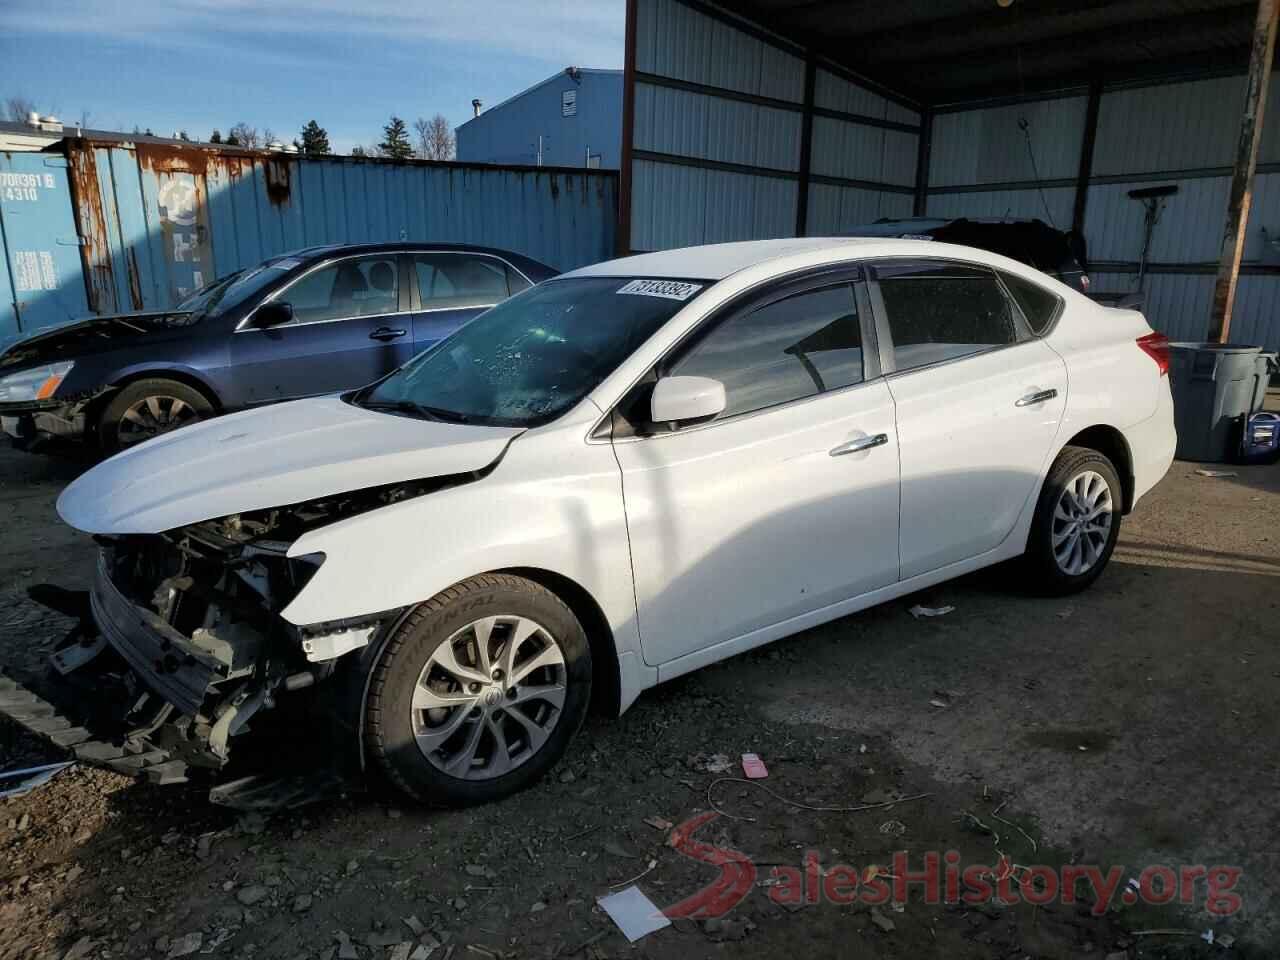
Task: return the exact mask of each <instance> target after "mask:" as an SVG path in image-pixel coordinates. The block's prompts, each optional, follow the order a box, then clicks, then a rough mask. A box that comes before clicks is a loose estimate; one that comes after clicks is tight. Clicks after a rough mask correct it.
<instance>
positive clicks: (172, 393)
mask: <svg viewBox="0 0 1280 960" xmlns="http://www.w3.org/2000/svg"><path fill="white" fill-rule="evenodd" d="M213 413H214V408H213V404H212V403H211V402H210V401H209V399H208V398H207V397H206V396H205V395H204V394H202V393H200V392H199V391H198V390H195V389H194V388H192V387H189V386H187V385H186V384H185V383H179V382H178V381H176V380H161V379H148V380H138V381H136V382H135V383H131V384H129V385H128V386H127V387H125V388H124V389H123V390H121V391H120V392H119V393H117V394H116V395H115V397H114V398H112V400H111V402H110V403H109V404H107V406H106V409H104V410H103V411H102V417H101V419H100V420H99V422H98V436H99V439H100V441H101V443H102V446H103V448H104V449H106V450H107V451H109V452H114V451H116V450H123V449H124V448H125V447H131V446H133V445H134V444H136V443H141V442H142V441H144V440H150V439H151V438H152V437H158V436H160V434H162V433H168V432H169V431H171V430H177V429H179V428H180V427H185V426H188V425H190V424H192V423H197V422H198V421H200V420H203V419H205V418H206V417H209V416H212V415H213Z"/></svg>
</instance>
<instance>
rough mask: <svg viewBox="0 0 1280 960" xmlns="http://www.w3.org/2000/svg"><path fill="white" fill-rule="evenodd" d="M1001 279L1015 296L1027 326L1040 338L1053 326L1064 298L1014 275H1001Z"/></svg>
mask: <svg viewBox="0 0 1280 960" xmlns="http://www.w3.org/2000/svg"><path fill="white" fill-rule="evenodd" d="M1000 279H1001V280H1003V281H1004V285H1005V286H1006V287H1007V288H1008V290H1009V293H1010V294H1012V295H1013V299H1014V301H1015V302H1016V303H1017V304H1018V308H1019V309H1020V310H1021V311H1022V315H1023V316H1024V317H1026V318H1027V324H1028V325H1029V326H1030V327H1031V330H1032V332H1033V333H1034V334H1035V335H1036V336H1040V335H1041V334H1043V333H1044V332H1045V331H1046V330H1048V329H1049V327H1051V326H1052V325H1053V321H1054V318H1055V317H1057V315H1058V310H1059V308H1061V306H1062V298H1061V297H1059V296H1058V295H1057V294H1056V293H1052V292H1051V291H1049V290H1046V289H1045V288H1044V287H1042V286H1040V285H1039V284H1038V283H1032V282H1031V281H1030V280H1024V279H1022V277H1018V276H1015V275H1013V274H1012V273H1001V274H1000Z"/></svg>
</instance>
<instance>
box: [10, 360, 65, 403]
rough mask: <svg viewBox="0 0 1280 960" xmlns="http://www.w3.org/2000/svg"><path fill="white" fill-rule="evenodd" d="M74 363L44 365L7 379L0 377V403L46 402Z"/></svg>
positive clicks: (13, 374)
mask: <svg viewBox="0 0 1280 960" xmlns="http://www.w3.org/2000/svg"><path fill="white" fill-rule="evenodd" d="M74 366H75V363H74V362H73V361H71V360H66V361H64V362H62V363H46V364H44V365H43V366H39V367H32V368H31V369H29V370H22V371H19V372H18V373H11V374H9V375H8V376H7V377H0V403H21V402H22V401H24V400H48V399H49V398H50V397H52V396H53V394H54V393H55V392H56V391H57V389H58V387H59V386H60V385H61V383H62V381H63V380H64V379H65V378H66V376H67V374H68V373H70V372H71V368H72V367H74Z"/></svg>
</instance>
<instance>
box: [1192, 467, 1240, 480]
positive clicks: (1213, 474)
mask: <svg viewBox="0 0 1280 960" xmlns="http://www.w3.org/2000/svg"><path fill="white" fill-rule="evenodd" d="M1196 476H1198V477H1208V478H1209V479H1211V480H1216V479H1218V478H1219V477H1238V476H1240V474H1238V473H1236V472H1235V471H1234V470H1205V469H1203V468H1202V469H1198V470H1196Z"/></svg>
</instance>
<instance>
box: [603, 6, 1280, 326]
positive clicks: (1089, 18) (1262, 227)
mask: <svg viewBox="0 0 1280 960" xmlns="http://www.w3.org/2000/svg"><path fill="white" fill-rule="evenodd" d="M1274 34H1275V3H1274V2H1273V0H1262V2H1261V4H1259V3H1257V2H1245V3H1241V2H1225V0H1112V2H1104V0H1077V2H1065V0H1013V2H1012V3H1010V4H1009V5H1007V6H1002V5H1001V4H1000V3H998V2H997V0H900V2H898V3H895V4H880V3H869V2H849V0H721V2H719V3H716V4H711V3H708V2H704V0H628V7H627V46H626V60H625V80H624V111H623V112H624V117H623V159H622V182H621V196H620V205H621V209H620V223H619V234H618V236H619V244H620V247H622V248H623V249H629V250H648V249H659V248H669V247H676V246H683V245H686V244H695V243H711V242H716V241H720V240H733V239H749V238H757V237H776V236H790V235H811V236H812V235H822V234H832V233H839V232H842V231H846V230H848V229H851V228H853V227H855V226H860V225H864V224H867V223H870V222H872V221H874V220H876V219H879V218H882V217H888V218H901V217H907V216H912V215H918V216H922V215H929V216H945V217H955V216H1005V215H1008V216H1014V217H1038V218H1040V219H1043V220H1047V221H1049V222H1051V223H1052V224H1053V225H1055V226H1057V227H1058V228H1060V229H1075V230H1077V231H1078V232H1079V233H1080V234H1081V235H1082V236H1083V237H1084V239H1085V241H1086V243H1087V249H1088V254H1089V261H1090V273H1091V275H1092V276H1093V278H1094V282H1095V289H1096V290H1098V291H1100V292H1113V293H1120V292H1127V291H1129V290H1130V289H1132V287H1133V285H1134V283H1135V275H1136V272H1137V264H1138V260H1139V258H1140V255H1141V249H1142V245H1143V235H1144V219H1145V216H1146V207H1145V206H1144V204H1143V203H1142V202H1141V201H1137V200H1134V199H1131V198H1130V197H1129V195H1128V194H1129V192H1130V191H1131V190H1135V189H1142V188H1146V187H1151V186H1157V185H1170V186H1176V187H1177V188H1178V189H1177V193H1176V194H1174V195H1172V196H1169V197H1167V198H1166V199H1165V200H1163V201H1161V203H1162V209H1161V218H1160V220H1159V222H1158V223H1157V225H1156V228H1155V231H1154V235H1153V239H1152V243H1151V249H1150V257H1149V261H1150V262H1149V265H1148V268H1147V269H1148V276H1147V278H1146V284H1145V286H1146V293H1147V304H1148V308H1147V309H1148V314H1149V315H1150V318H1151V319H1152V321H1153V323H1154V324H1155V325H1157V326H1158V327H1160V328H1161V329H1163V330H1164V331H1165V332H1167V333H1168V334H1169V335H1170V336H1171V337H1174V338H1175V339H1197V340H1198V339H1202V338H1204V337H1205V336H1206V333H1208V332H1209V331H1210V330H1211V329H1212V326H1213V320H1212V319H1211V318H1212V317H1214V316H1215V314H1216V316H1217V317H1219V318H1222V317H1224V315H1225V316H1226V318H1227V319H1229V320H1230V335H1231V338H1232V339H1233V340H1239V341H1244V342H1252V343H1259V344H1263V345H1265V346H1266V347H1268V348H1269V349H1280V319H1277V318H1276V317H1275V315H1274V314H1275V307H1276V305H1277V300H1278V299H1280V296H1278V295H1280V136H1277V134H1276V133H1275V132H1274V131H1268V130H1265V129H1262V128H1261V125H1259V130H1258V136H1257V137H1256V138H1253V137H1247V136H1246V137H1242V120H1243V121H1244V124H1243V125H1245V126H1247V125H1248V123H1249V122H1250V121H1249V120H1248V118H1249V117H1252V116H1255V115H1256V117H1257V119H1258V120H1259V121H1260V120H1261V119H1262V115H1263V112H1262V111H1261V110H1260V109H1258V108H1260V107H1262V106H1263V102H1264V101H1265V99H1266V97H1265V92H1266V88H1267V87H1270V83H1267V84H1262V83H1261V78H1262V77H1264V76H1265V77H1266V78H1267V79H1268V80H1270V52H1271V48H1272V46H1273V45H1274ZM1251 55H1252V62H1253V64H1254V69H1253V70H1252V78H1253V79H1254V80H1255V81H1257V82H1255V83H1254V85H1253V87H1252V89H1251V87H1250V82H1249V81H1250V76H1251V74H1250V65H1251ZM1251 145H1254V146H1256V175H1255V174H1254V172H1253V170H1252V166H1253V165H1252V163H1251V160H1252V158H1251V157H1250V156H1249V150H1248V148H1249V147H1250V146H1251ZM1246 187H1248V188H1249V189H1245V188H1246ZM1250 201H1251V204H1250ZM1250 206H1251V207H1252V209H1250ZM1237 214H1239V215H1238V216H1237ZM1237 241H1238V242H1237ZM1273 241H1275V242H1274V243H1273ZM1236 251H1238V252H1239V257H1237V256H1236V255H1235V254H1236ZM1224 264H1225V266H1223V265H1224ZM1220 268H1221V271H1220ZM1220 272H1221V273H1222V274H1223V281H1224V283H1217V278H1218V275H1219V273H1220ZM1224 284H1225V286H1224ZM1215 286H1217V288H1218V295H1217V297H1216V298H1215Z"/></svg>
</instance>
